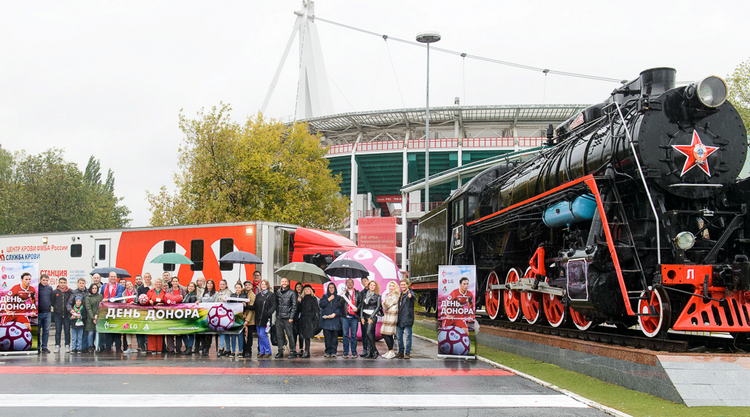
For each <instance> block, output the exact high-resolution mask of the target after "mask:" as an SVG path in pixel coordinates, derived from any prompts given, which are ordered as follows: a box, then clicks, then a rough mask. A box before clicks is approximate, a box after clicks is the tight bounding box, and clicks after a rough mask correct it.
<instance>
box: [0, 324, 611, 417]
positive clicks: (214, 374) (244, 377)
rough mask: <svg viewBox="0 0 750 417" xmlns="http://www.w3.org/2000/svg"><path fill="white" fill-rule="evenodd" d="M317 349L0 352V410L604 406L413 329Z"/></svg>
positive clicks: (512, 410) (318, 343)
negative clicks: (244, 353)
mask: <svg viewBox="0 0 750 417" xmlns="http://www.w3.org/2000/svg"><path fill="white" fill-rule="evenodd" d="M380 344H382V342H380ZM256 349H257V345H256ZM340 349H341V346H340V345H339V352H340ZM323 350H324V346H323V341H322V340H319V339H314V340H313V343H312V352H311V353H312V355H313V357H312V358H310V359H300V358H298V359H292V360H290V359H273V358H271V359H261V360H258V359H257V358H255V357H253V358H252V359H230V358H217V357H216V355H215V353H212V354H211V356H209V357H200V356H175V355H170V354H129V355H124V354H114V353H109V354H96V355H94V354H70V353H58V354H54V353H52V354H46V355H41V356H31V357H16V356H6V357H0V375H2V377H0V416H3V417H9V416H24V417H25V416H30V415H31V416H62V415H66V416H70V415H76V416H101V415H110V416H126V415H137V416H139V417H141V416H159V417H167V416H179V417H184V416H193V415H195V416H215V415H245V416H246V415H251V416H256V415H257V416H285V415H289V416H300V415H315V416H338V415H342V416H343V415H346V416H350V415H352V414H356V415H362V416H370V415H384V413H387V414H388V415H391V416H393V415H399V416H400V415H408V416H431V417H432V416H456V415H461V416H496V415H507V416H534V417H542V416H604V415H606V414H605V413H603V412H602V411H600V410H597V409H594V408H589V407H587V406H585V405H584V404H581V403H580V402H578V401H576V400H574V399H572V398H570V397H566V396H564V395H562V394H559V393H557V392H555V391H553V390H550V389H548V388H545V387H542V386H540V385H537V384H535V383H533V382H531V381H528V380H526V379H524V378H521V377H519V376H516V375H514V374H511V373H508V372H505V371H504V370H501V369H497V368H494V367H492V366H490V365H488V364H485V363H483V362H479V361H468V360H444V359H437V358H436V346H435V345H434V344H431V343H429V342H426V341H423V340H420V339H417V338H414V347H413V350H412V359H410V360H398V359H391V360H387V359H382V358H378V359H375V360H372V359H362V358H358V359H344V358H341V357H337V358H330V359H329V358H323V357H322V355H323ZM379 350H380V352H381V353H384V352H385V346H383V347H382V348H380V347H379ZM275 352H276V350H275V348H274V353H275ZM254 356H255V355H254ZM305 395H307V396H305ZM19 405H22V406H20V407H19Z"/></svg>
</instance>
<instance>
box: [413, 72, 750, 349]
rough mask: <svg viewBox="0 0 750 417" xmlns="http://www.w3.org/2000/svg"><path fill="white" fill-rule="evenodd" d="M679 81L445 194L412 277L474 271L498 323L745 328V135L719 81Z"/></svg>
mask: <svg viewBox="0 0 750 417" xmlns="http://www.w3.org/2000/svg"><path fill="white" fill-rule="evenodd" d="M675 74H676V71H675V70H674V69H671V68H655V69H650V70H646V71H643V72H642V73H641V74H640V76H639V77H638V78H637V79H635V80H633V81H631V82H629V83H627V84H625V85H623V86H622V87H620V88H618V89H616V90H614V91H613V92H612V94H611V95H610V97H609V98H607V100H605V101H604V102H602V103H599V104H596V105H592V106H590V107H588V108H586V109H585V110H583V111H582V112H581V113H580V114H578V115H576V116H574V117H572V118H571V119H570V120H568V121H566V122H564V123H562V124H561V125H559V126H558V127H557V128H556V129H552V127H550V129H549V131H548V146H546V147H545V148H544V149H542V150H541V151H540V152H539V153H538V154H537V155H536V156H534V157H533V158H531V159H529V160H525V161H520V160H519V161H512V160H510V159H509V160H508V161H506V162H502V163H498V165H496V166H493V167H491V168H489V169H487V170H485V171H483V172H481V173H480V174H478V175H477V176H475V177H474V178H472V179H471V180H470V181H469V182H467V183H466V184H465V185H464V186H463V187H461V188H459V189H458V190H456V191H455V192H453V193H452V195H451V196H450V197H449V198H448V199H447V200H446V201H445V202H444V203H443V204H442V205H441V206H440V207H438V208H436V209H435V210H433V211H431V212H429V213H427V214H426V215H425V216H424V217H423V218H422V219H420V222H419V234H418V236H416V237H415V238H414V239H412V242H411V245H410V247H409V256H410V266H411V270H410V274H411V276H412V279H413V281H415V282H417V283H425V282H430V281H431V280H435V277H436V274H437V267H438V265H440V264H453V265H464V264H473V265H476V266H477V271H478V275H479V277H478V285H477V292H478V295H479V303H481V304H484V306H485V308H486V311H487V313H488V314H489V316H490V317H492V318H493V319H496V318H500V317H501V316H503V317H505V318H507V319H508V320H510V321H517V320H520V319H521V318H523V319H525V320H526V321H528V322H529V323H531V324H536V323H542V322H543V321H546V322H548V323H549V324H550V325H552V326H554V327H557V326H561V325H564V324H568V323H569V324H571V325H574V326H576V327H577V328H579V329H581V330H586V329H588V328H590V326H592V325H593V324H598V323H605V322H606V323H610V324H616V325H620V326H632V325H634V324H638V325H640V328H641V330H642V331H643V333H644V334H645V335H647V336H649V337H656V336H660V335H664V334H665V332H666V331H667V330H668V329H674V330H683V331H726V332H736V333H742V332H750V262H749V261H748V256H750V218H749V217H748V216H749V215H748V204H750V180H748V179H741V178H740V177H739V176H740V173H741V171H742V169H743V166H744V165H745V163H746V160H747V156H748V155H747V153H748V137H747V132H746V130H745V126H744V125H743V123H742V120H741V119H740V116H739V114H738V113H737V111H736V110H735V108H734V106H732V104H731V103H729V102H727V101H726V97H727V86H726V83H725V82H724V81H723V80H722V79H721V78H719V77H715V76H711V77H706V78H704V79H702V80H700V81H697V82H694V83H692V84H690V85H687V86H680V87H675ZM418 287H419V286H418ZM429 287H430V286H429V285H426V286H425V285H423V286H422V288H429ZM433 296H434V292H433V293H429V292H426V291H424V290H423V291H422V294H420V300H421V302H423V303H425V304H427V305H429V304H430V300H431V299H432V297H433Z"/></svg>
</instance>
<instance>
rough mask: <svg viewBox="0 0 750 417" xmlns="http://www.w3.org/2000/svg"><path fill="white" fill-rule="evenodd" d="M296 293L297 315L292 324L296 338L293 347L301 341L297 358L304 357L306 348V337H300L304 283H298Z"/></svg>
mask: <svg viewBox="0 0 750 417" xmlns="http://www.w3.org/2000/svg"><path fill="white" fill-rule="evenodd" d="M294 293H295V294H297V314H295V315H294V323H292V335H293V336H294V340H292V343H291V345H292V346H296V344H297V340H299V352H297V356H298V357H299V356H302V352H303V349H304V348H305V345H304V339H305V338H304V337H302V336H300V328H299V326H300V320H299V318H300V314H301V313H302V312H301V311H299V303H301V302H302V296H303V295H304V294H303V293H302V283H301V282H298V283H296V284H295V285H294Z"/></svg>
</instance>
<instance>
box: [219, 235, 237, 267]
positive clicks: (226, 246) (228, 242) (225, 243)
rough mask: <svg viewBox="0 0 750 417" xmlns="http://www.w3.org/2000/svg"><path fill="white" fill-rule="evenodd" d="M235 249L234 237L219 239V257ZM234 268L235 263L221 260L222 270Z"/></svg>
mask: <svg viewBox="0 0 750 417" xmlns="http://www.w3.org/2000/svg"><path fill="white" fill-rule="evenodd" d="M233 251H234V239H221V240H220V241H219V259H221V258H222V257H223V256H224V255H226V254H228V253H229V252H233ZM233 269H234V264H230V263H226V262H219V270H220V271H231V270H233Z"/></svg>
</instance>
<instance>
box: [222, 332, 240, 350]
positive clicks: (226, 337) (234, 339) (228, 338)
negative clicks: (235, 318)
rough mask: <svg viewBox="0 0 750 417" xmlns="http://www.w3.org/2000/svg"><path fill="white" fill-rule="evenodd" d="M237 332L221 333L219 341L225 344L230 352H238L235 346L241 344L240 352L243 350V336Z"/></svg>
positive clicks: (225, 347)
mask: <svg viewBox="0 0 750 417" xmlns="http://www.w3.org/2000/svg"><path fill="white" fill-rule="evenodd" d="M238 336H239V335H237V334H223V335H221V339H219V342H220V343H221V344H222V345H224V350H228V351H230V352H237V351H236V350H235V347H237V345H239V348H240V350H239V351H240V352H242V338H240V337H238Z"/></svg>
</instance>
